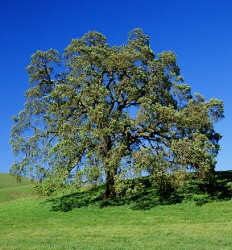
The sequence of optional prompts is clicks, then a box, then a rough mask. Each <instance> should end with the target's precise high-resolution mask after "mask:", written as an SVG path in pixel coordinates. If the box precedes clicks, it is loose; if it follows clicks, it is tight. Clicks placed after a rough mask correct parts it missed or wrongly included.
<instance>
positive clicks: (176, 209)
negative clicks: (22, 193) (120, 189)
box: [0, 199, 232, 250]
mask: <svg viewBox="0 0 232 250" xmlns="http://www.w3.org/2000/svg"><path fill="white" fill-rule="evenodd" d="M231 205H232V203H231V201H227V202H212V203H209V204H206V205H204V206H202V207H198V206H195V205H194V204H192V203H182V204H176V205H171V206H157V207H154V208H152V209H150V210H131V209H129V208H128V207H127V206H119V207H106V208H99V207H96V206H89V207H82V208H78V209H73V210H72V211H69V212H66V213H64V212H54V211H52V210H51V207H50V204H49V203H47V202H45V200H36V199H23V200H14V201H11V202H8V203H2V204H1V205H0V221H1V223H0V249H1V250H13V249H14V250H16V249H17V250H26V249H28V250H29V249H30V250H31V249H38V250H39V249H60V250H65V249H67V250H68V249H81V250H90V249H91V250H100V249H101V250H103V249H105V250H106V249H108V250H112V249H115V250H116V249H117V250H119V249H122V250H123V249H134V250H137V249H159V250H162V249H163V250H167V249H170V250H174V249H175V250H176V249H178V250H181V249H183V250H184V249H186V250H187V249H188V250H189V249H194V250H198V249H199V250H203V249H210V250H213V249H215V250H218V249H220V250H222V249H228V250H229V249H231V246H232V209H231Z"/></svg>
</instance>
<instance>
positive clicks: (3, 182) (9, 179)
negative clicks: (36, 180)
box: [0, 173, 31, 189]
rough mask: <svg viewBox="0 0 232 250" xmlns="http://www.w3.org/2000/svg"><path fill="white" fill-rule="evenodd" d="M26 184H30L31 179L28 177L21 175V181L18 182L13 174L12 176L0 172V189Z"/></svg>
mask: <svg viewBox="0 0 232 250" xmlns="http://www.w3.org/2000/svg"><path fill="white" fill-rule="evenodd" d="M28 184H31V180H30V179H29V178H24V177H23V178H22V180H21V182H18V181H17V180H16V177H15V176H12V175H10V174H7V173H0V189H1V188H9V187H15V186H23V185H28Z"/></svg>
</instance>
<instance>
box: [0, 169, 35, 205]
mask: <svg viewBox="0 0 232 250" xmlns="http://www.w3.org/2000/svg"><path fill="white" fill-rule="evenodd" d="M32 186H33V184H32V182H31V180H30V179H29V178H22V180H21V182H17V180H16V177H14V176H12V175H9V174H7V173H0V203H1V202H6V201H10V200H16V199H19V198H24V197H30V196H33V189H32Z"/></svg>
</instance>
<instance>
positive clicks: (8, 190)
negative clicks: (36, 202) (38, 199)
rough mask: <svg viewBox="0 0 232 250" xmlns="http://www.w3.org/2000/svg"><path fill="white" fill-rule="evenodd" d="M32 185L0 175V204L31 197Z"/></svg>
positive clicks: (25, 180)
mask: <svg viewBox="0 0 232 250" xmlns="http://www.w3.org/2000/svg"><path fill="white" fill-rule="evenodd" d="M32 185H33V184H32V183H31V180H30V179H28V178H22V180H21V182H17V180H16V178H15V177H14V176H11V175H9V174H6V173H0V203H1V202H7V201H10V200H15V199H20V198H24V197H29V196H33V193H32ZM0 249H1V248H0Z"/></svg>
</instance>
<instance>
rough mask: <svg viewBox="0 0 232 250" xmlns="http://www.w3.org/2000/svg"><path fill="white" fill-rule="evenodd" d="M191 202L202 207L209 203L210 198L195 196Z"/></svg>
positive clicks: (200, 195) (204, 195)
mask: <svg viewBox="0 0 232 250" xmlns="http://www.w3.org/2000/svg"><path fill="white" fill-rule="evenodd" d="M193 200H194V202H195V204H196V205H197V206H202V205H204V204H206V203H208V202H209V201H210V197H209V196H208V195H207V194H195V195H193Z"/></svg>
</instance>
